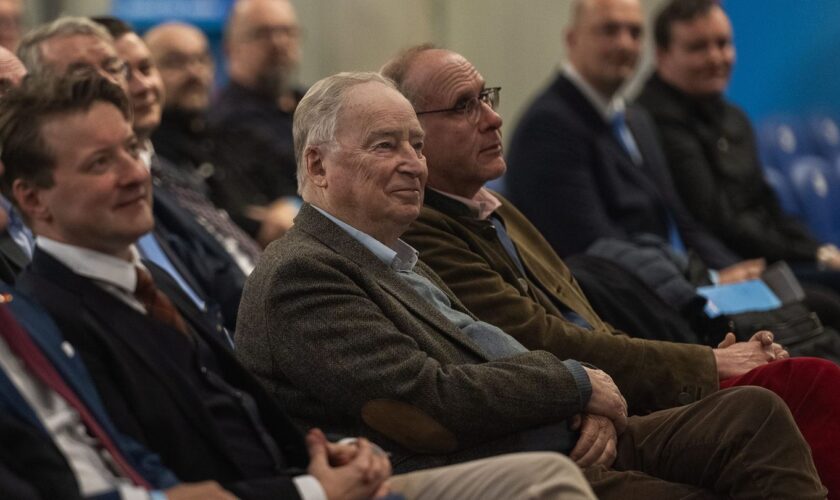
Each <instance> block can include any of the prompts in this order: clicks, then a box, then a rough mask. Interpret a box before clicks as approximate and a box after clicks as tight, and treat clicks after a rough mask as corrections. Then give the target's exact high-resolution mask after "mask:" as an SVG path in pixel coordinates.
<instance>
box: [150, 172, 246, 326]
mask: <svg viewBox="0 0 840 500" xmlns="http://www.w3.org/2000/svg"><path fill="white" fill-rule="evenodd" d="M153 158H154V159H153V167H152V168H156V167H155V166H154V165H155V164H156V163H158V162H161V161H164V160H163V159H161V158H158V157H157V156H155V157H153ZM154 215H155V235H156V236H157V238H158V240H159V241H160V240H162V245H161V246H162V247H163V248H164V251H166V252H167V256H168V257H169V260H170V261H172V263H173V265H174V266H175V267H176V268H177V269H178V272H180V273H181V275H182V276H184V278H185V279H186V280H187V282H188V283H190V285H191V286H193V288H194V289H195V291H196V292H198V293H199V295H201V296H202V297H203V298H205V299H207V301H208V309H209V311H211V312H213V313H215V314H218V313H221V315H222V318H223V320H224V323H225V326H227V327H228V329H230V331H231V332H232V331H234V329H235V326H236V316H237V311H238V309H239V300H240V298H241V297H242V288H243V287H244V286H245V273H243V272H242V270H241V269H240V268H239V266H238V265H237V264H236V262H235V261H234V260H233V257H231V255H230V254H229V253H228V252H227V250H225V248H224V247H223V246H222V244H221V243H219V242H218V240H216V238H214V237H213V235H212V234H210V233H209V232H207V230H206V229H204V227H203V226H202V225H201V224H199V223H198V221H196V219H195V217H193V215H192V214H191V213H189V212H187V211H186V210H184V209H183V208H181V206H180V205H178V202H177V201H176V200H175V199H174V196H173V195H172V194H171V193H169V192H168V191H166V189H165V188H162V187H161V186H157V185H156V186H155V190H154Z"/></svg>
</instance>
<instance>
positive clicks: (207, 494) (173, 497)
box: [164, 481, 237, 500]
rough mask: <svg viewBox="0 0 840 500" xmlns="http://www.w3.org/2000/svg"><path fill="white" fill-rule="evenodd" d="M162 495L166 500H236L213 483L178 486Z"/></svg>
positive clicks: (217, 484) (205, 482)
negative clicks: (164, 495)
mask: <svg viewBox="0 0 840 500" xmlns="http://www.w3.org/2000/svg"><path fill="white" fill-rule="evenodd" d="M164 493H165V494H166V498H167V499H168V500H236V498H237V497H236V496H234V495H233V494H232V493H230V492H229V491H227V490H225V489H223V488H222V487H221V486H219V483H217V482H215V481H204V482H202V483H189V484H186V483H184V484H179V485H178V486H175V487H173V488H169V489H168V490H166V491H164Z"/></svg>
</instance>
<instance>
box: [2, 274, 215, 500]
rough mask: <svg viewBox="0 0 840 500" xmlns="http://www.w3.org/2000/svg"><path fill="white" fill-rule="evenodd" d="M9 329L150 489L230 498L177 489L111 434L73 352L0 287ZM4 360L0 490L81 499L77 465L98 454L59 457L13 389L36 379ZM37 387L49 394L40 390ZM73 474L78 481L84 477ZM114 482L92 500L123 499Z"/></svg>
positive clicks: (166, 474) (19, 298) (150, 460)
mask: <svg viewBox="0 0 840 500" xmlns="http://www.w3.org/2000/svg"><path fill="white" fill-rule="evenodd" d="M15 324H17V325H19V326H20V327H21V328H23V329H24V331H25V332H26V333H27V334H28V335H29V337H30V338H31V340H32V341H33V342H34V343H35V344H36V345H37V347H38V348H40V351H41V353H42V354H43V355H44V356H45V357H46V358H47V360H48V361H49V362H50V364H51V365H52V367H53V368H54V369H55V370H56V371H57V372H58V374H59V375H61V378H62V379H63V380H64V382H65V383H66V384H67V385H68V386H69V387H70V388H71V390H72V391H73V392H74V393H75V395H76V397H78V399H79V400H80V401H81V403H82V404H83V405H84V406H85V408H87V410H88V411H89V412H90V414H91V415H92V416H93V417H94V419H95V420H96V422H97V423H98V424H99V426H100V427H101V428H102V429H103V430H104V431H105V432H106V433H107V435H108V436H109V437H110V438H111V440H112V441H113V442H114V444H115V445H116V447H117V448H118V449H119V451H120V452H121V453H122V455H123V456H124V457H125V458H126V460H127V462H128V464H129V466H131V467H132V468H133V469H134V470H135V471H136V472H138V473H139V474H140V475H141V476H142V477H143V479H145V480H146V481H147V482H148V483H149V484H150V485H152V486H153V487H154V488H156V489H158V490H164V489H166V490H168V491H166V495H167V497H168V498H169V499H170V500H174V499H176V498H192V497H191V496H190V495H196V496H195V498H198V497H199V496H200V495H205V496H206V497H207V498H230V497H229V495H226V494H223V492H222V490H221V488H219V487H218V485H215V483H205V484H199V485H192V486H186V485H185V486H180V487H178V483H179V481H178V479H177V478H176V477H175V475H174V474H172V472H170V471H169V470H168V469H166V468H165V467H164V466H163V465H162V464H161V463H160V460H159V458H158V457H157V456H156V455H154V454H152V453H151V452H149V451H148V450H147V449H146V448H144V447H142V446H141V445H140V444H138V443H137V442H136V441H134V440H133V439H131V438H129V437H127V436H125V435H123V434H121V433H120V432H119V431H117V429H116V428H115V427H114V425H113V423H112V422H111V420H110V418H109V417H108V415H107V413H106V412H105V408H104V407H103V405H102V402H101V400H100V399H99V395H98V394H97V392H96V389H95V388H94V384H93V381H92V380H91V379H90V376H89V375H88V372H87V370H86V369H85V366H84V364H83V363H82V360H81V358H80V357H79V356H78V355H77V354H76V352H75V350H74V348H73V346H72V345H71V344H70V343H69V342H67V341H65V340H64V338H63V337H62V336H61V333H60V332H59V330H58V328H57V327H56V325H55V323H53V321H52V319H50V317H49V315H47V313H46V312H45V311H44V310H43V309H41V308H39V307H38V306H36V305H35V304H33V303H31V302H30V301H29V300H28V299H26V298H25V297H24V296H23V295H22V294H20V293H18V292H17V291H16V290H14V289H12V288H11V287H8V286H7V285H5V284H2V283H0V328H2V329H4V330H6V329H10V328H14V327H15V326H16V325H15ZM5 335H6V333H5V331H4V332H3V334H0V342H2V343H3V344H4V346H5V341H4V340H3V338H4V337H5ZM6 347H7V346H6ZM4 352H8V351H4ZM10 359H11V358H4V359H3V360H2V361H0V436H2V437H3V449H2V450H1V451H0V464H2V468H3V469H4V471H5V472H6V474H4V473H0V485H5V484H9V487H12V486H11V484H12V481H15V479H16V480H17V482H18V483H19V486H18V487H19V490H12V491H19V492H20V495H21V496H23V497H24V498H25V497H26V496H25V495H24V492H27V494H28V493H29V492H30V491H29V490H31V493H34V494H36V496H35V497H33V498H37V495H40V496H42V497H43V498H81V496H80V494H81V493H84V492H83V491H80V490H81V489H82V488H81V484H80V483H83V482H84V481H83V478H80V477H78V476H77V475H76V474H75V473H74V471H75V470H79V471H87V470H89V469H86V468H82V467H80V466H79V463H78V461H79V460H82V461H84V460H89V458H88V457H90V456H98V452H96V451H94V452H92V453H86V454H85V455H81V454H77V455H73V456H68V455H65V454H64V453H63V452H62V451H63V450H62V449H61V446H60V445H59V444H58V442H57V441H56V440H54V436H53V432H55V431H54V429H51V424H50V423H47V422H44V421H43V420H42V419H41V418H39V416H38V413H37V410H36V409H35V408H34V407H33V406H32V404H30V400H29V399H28V398H27V396H26V395H25V394H24V393H23V392H21V390H20V389H19V386H18V383H16V379H19V378H21V377H28V378H30V379H33V380H37V379H36V378H35V377H34V376H33V375H32V374H30V372H28V371H26V370H18V371H15V372H14V373H13V372H11V371H8V370H9V369H10V368H7V363H10V361H9V360H10ZM9 366H13V365H9ZM39 387H42V388H45V390H46V391H49V388H46V385H45V384H41V385H40V386H39ZM88 446H89V447H92V445H88ZM79 474H80V475H83V474H84V472H79ZM112 479H115V480H118V479H119V478H118V477H114V478H112ZM4 480H6V481H7V482H4ZM115 482H116V484H115V485H114V486H115V488H114V489H113V490H110V491H105V492H97V495H96V498H102V499H105V498H114V499H118V498H123V496H122V494H123V493H124V494H128V493H126V492H125V491H124V489H126V488H128V490H129V491H130V490H131V489H132V488H131V487H129V486H121V487H120V484H119V482H120V481H115ZM173 487H175V488H174V489H173ZM141 489H142V488H141ZM3 491H9V490H3ZM12 496H13V497H15V498H17V496H15V495H12Z"/></svg>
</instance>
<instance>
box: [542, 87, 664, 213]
mask: <svg viewBox="0 0 840 500" xmlns="http://www.w3.org/2000/svg"><path fill="white" fill-rule="evenodd" d="M553 89H554V91H555V92H556V93H557V94H558V95H559V96H560V97H561V98H562V99H563V100H564V101H565V102H566V103H568V104H569V106H570V108H571V109H572V110H573V111H574V112H575V113H576V114H577V115H578V117H579V118H580V120H581V122H582V123H583V125H584V126H585V127H586V128H587V129H588V130H590V131H592V133H593V134H594V135H595V140H596V141H598V142H599V143H600V144H601V145H602V147H603V148H606V151H604V152H606V153H608V154H609V156H610V158H612V159H613V160H615V163H617V164H618V166H619V168H618V169H617V172H616V173H617V174H618V175H620V176H621V177H623V178H624V179H625V180H626V182H630V183H633V184H635V185H637V186H638V187H639V188H641V189H642V190H644V191H645V192H647V193H649V194H651V195H652V196H654V197H655V198H656V199H660V195H659V190H658V189H657V187H656V184H655V183H654V182H653V181H652V180H651V179H650V178H649V177H648V176H647V175H646V173H645V169H646V166H645V165H644V161H645V155H644V152H645V151H644V149H642V146H641V145H640V144H639V137H638V135H637V134H636V131H635V130H633V118H632V113H627V115H626V116H627V126H628V127H629V128H630V130H631V132H633V138H634V139H635V140H636V143H637V145H638V146H639V149H640V151H642V153H643V154H642V160H643V162H642V165H636V164H635V163H633V160H632V158H630V154H629V153H628V152H627V151H626V150H625V149H624V147H623V146H622V145H621V143H619V141H618V139H617V138H616V137H615V135H614V134H613V132H612V130H611V129H610V125H609V124H608V123H607V122H606V121H604V118H603V116H601V114H599V113H598V110H597V109H595V107H594V106H593V105H592V103H591V102H589V100H588V99H587V98H586V96H584V95H583V93H581V91H580V90H578V88H577V87H575V85H574V84H573V83H572V82H571V81H570V80H569V79H568V78H566V77H565V76H562V75H561V76H560V77H558V79H557V81H556V82H555V84H554V86H553ZM603 160H606V158H604V159H603Z"/></svg>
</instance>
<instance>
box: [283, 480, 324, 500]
mask: <svg viewBox="0 0 840 500" xmlns="http://www.w3.org/2000/svg"><path fill="white" fill-rule="evenodd" d="M292 481H294V483H295V488H297V490H298V493H300V497H301V498H302V499H303V500H328V499H327V492H326V491H324V487H323V486H321V483H320V482H319V481H318V480H317V479H315V476H310V475H309V474H306V475H303V476H295V477H293V478H292Z"/></svg>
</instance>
